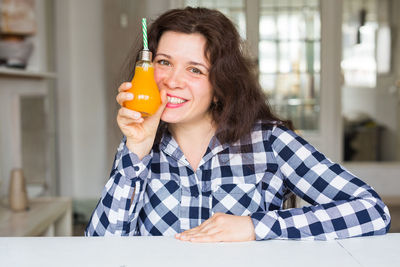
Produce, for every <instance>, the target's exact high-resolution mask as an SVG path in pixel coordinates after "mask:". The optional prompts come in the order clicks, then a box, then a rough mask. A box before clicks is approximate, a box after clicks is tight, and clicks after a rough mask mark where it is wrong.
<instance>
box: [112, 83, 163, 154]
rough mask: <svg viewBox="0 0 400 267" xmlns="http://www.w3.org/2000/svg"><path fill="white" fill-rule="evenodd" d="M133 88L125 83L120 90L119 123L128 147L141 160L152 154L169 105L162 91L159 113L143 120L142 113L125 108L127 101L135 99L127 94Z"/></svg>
mask: <svg viewBox="0 0 400 267" xmlns="http://www.w3.org/2000/svg"><path fill="white" fill-rule="evenodd" d="M131 86H132V84H131V83H129V82H125V83H122V84H121V86H120V87H119V88H118V91H119V93H118V95H117V97H116V100H117V102H118V104H119V105H120V106H121V108H120V109H119V111H118V115H117V123H118V126H119V128H120V129H121V131H122V133H123V134H124V135H125V136H126V140H127V141H126V145H127V147H128V148H129V150H131V151H132V152H134V153H136V154H137V155H138V156H139V158H140V159H141V158H143V157H144V156H145V155H147V154H148V153H149V152H150V150H151V147H152V146H153V142H154V138H155V136H156V132H157V127H158V124H159V123H160V118H161V114H162V113H163V111H164V109H165V106H166V105H167V95H166V92H165V91H161V92H160V95H161V105H160V107H159V108H158V110H157V112H156V113H155V114H154V115H152V116H149V117H146V118H143V117H142V114H141V113H140V112H137V111H133V110H130V109H128V108H125V107H124V106H123V103H124V102H125V101H128V100H132V99H133V95H132V94H131V93H129V92H126V91H127V90H128V89H130V88H131Z"/></svg>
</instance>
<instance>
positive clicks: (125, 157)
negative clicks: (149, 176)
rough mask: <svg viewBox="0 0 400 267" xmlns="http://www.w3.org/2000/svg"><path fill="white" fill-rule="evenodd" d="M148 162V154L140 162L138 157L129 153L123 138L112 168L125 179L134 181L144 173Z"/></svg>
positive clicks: (149, 157) (149, 156) (149, 158)
mask: <svg viewBox="0 0 400 267" xmlns="http://www.w3.org/2000/svg"><path fill="white" fill-rule="evenodd" d="M150 160H151V155H150V154H149V155H146V156H145V157H144V158H143V159H142V160H140V159H139V157H138V155H136V154H135V153H133V152H131V151H130V150H129V148H128V147H127V146H126V138H124V139H123V140H122V142H121V144H120V146H119V148H118V152H117V155H116V159H115V165H114V167H115V168H116V169H117V171H118V172H119V173H120V174H121V175H123V176H125V177H126V178H127V179H135V178H138V177H140V175H141V174H142V173H144V171H145V170H146V169H147V166H148V165H149V163H150Z"/></svg>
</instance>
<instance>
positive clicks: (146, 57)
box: [139, 50, 153, 61]
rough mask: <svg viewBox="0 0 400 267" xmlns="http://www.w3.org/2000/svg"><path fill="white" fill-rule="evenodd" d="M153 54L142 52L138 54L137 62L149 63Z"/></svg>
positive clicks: (147, 51) (146, 51)
mask: <svg viewBox="0 0 400 267" xmlns="http://www.w3.org/2000/svg"><path fill="white" fill-rule="evenodd" d="M152 57H153V54H152V53H151V52H150V51H149V50H142V51H140V52H139V60H145V61H151V60H152Z"/></svg>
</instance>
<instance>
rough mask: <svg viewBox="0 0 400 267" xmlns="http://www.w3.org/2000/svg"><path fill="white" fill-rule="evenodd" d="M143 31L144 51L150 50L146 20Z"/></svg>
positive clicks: (144, 19)
mask: <svg viewBox="0 0 400 267" xmlns="http://www.w3.org/2000/svg"><path fill="white" fill-rule="evenodd" d="M142 31H143V48H144V50H149V48H148V46H147V25H146V18H142Z"/></svg>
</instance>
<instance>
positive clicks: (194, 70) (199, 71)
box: [190, 68, 203, 74]
mask: <svg viewBox="0 0 400 267" xmlns="http://www.w3.org/2000/svg"><path fill="white" fill-rule="evenodd" d="M190 72H192V73H195V74H203V73H202V72H201V70H199V69H198V68H190Z"/></svg>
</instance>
